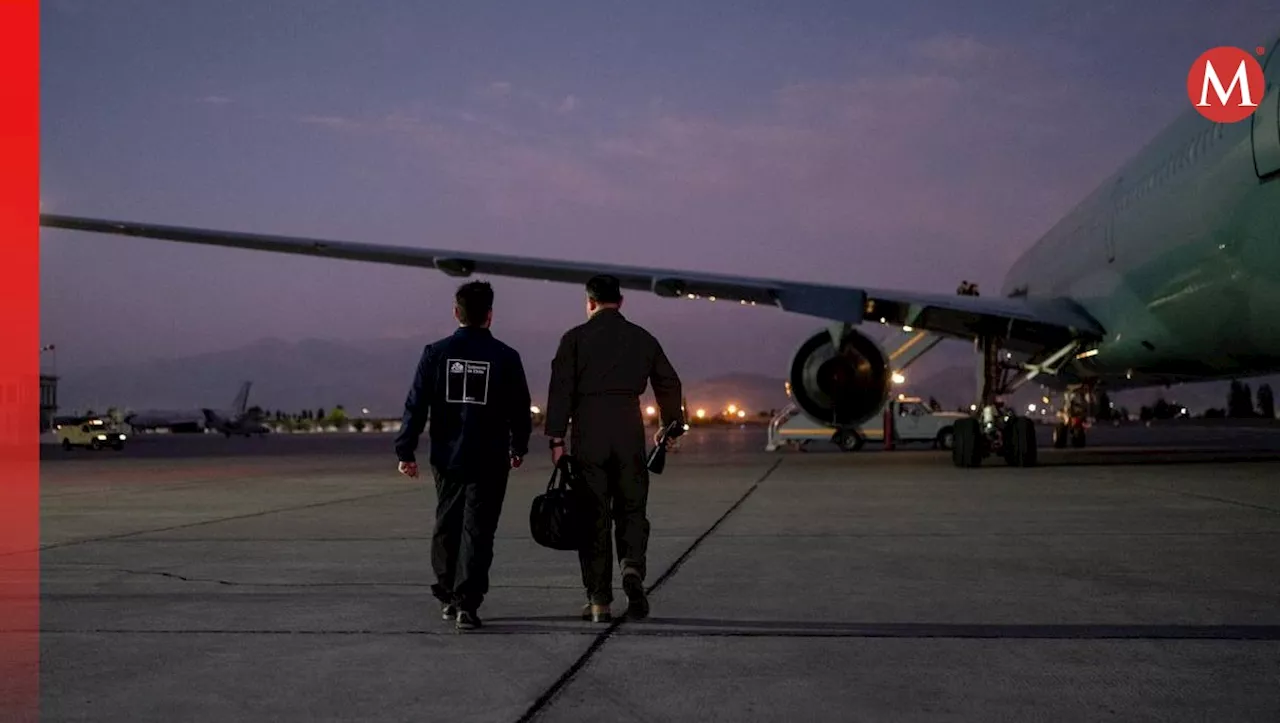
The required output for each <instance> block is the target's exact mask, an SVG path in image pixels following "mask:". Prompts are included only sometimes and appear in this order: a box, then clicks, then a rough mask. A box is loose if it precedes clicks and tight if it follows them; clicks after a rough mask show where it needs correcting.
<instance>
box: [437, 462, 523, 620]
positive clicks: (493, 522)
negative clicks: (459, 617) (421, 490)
mask: <svg viewBox="0 0 1280 723" xmlns="http://www.w3.org/2000/svg"><path fill="white" fill-rule="evenodd" d="M431 472H432V475H433V476H434V477H435V482H436V526H435V531H434V533H433V534H432V536H431V567H432V569H433V570H434V571H435V574H436V584H434V585H432V586H431V592H432V594H434V595H435V596H436V598H437V599H439V600H440V601H441V602H445V603H453V604H455V605H457V606H458V607H460V608H462V609H463V610H470V611H473V612H474V611H475V610H476V609H477V608H479V607H480V603H482V602H484V596H485V595H486V594H487V593H488V592H489V566H490V565H491V564H492V563H493V536H494V533H495V532H497V529H498V518H499V517H500V516H501V514H502V501H503V499H504V498H505V497H506V494H507V477H508V475H509V474H510V469H509V468H507V467H505V466H504V467H501V468H497V469H493V468H490V469H484V470H472V469H450V470H442V469H439V468H437V467H432V468H431Z"/></svg>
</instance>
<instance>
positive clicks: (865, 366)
mask: <svg viewBox="0 0 1280 723" xmlns="http://www.w3.org/2000/svg"><path fill="white" fill-rule="evenodd" d="M892 376H893V372H892V369H890V368H889V358H888V355H886V354H885V353H884V351H883V350H882V349H881V348H880V345H879V344H877V343H876V342H875V341H873V340H872V339H870V338H868V337H867V336H865V335H863V334H861V333H859V332H857V331H854V330H852V329H847V330H845V332H844V335H843V338H842V339H841V340H840V343H839V344H838V345H837V344H836V343H834V340H833V338H832V335H831V333H830V332H828V331H821V332H818V333H817V334H814V335H813V336H812V337H810V338H809V340H808V341H806V342H805V343H804V344H802V345H801V346H800V348H799V349H797V350H796V354H795V356H794V357H793V358H792V360H791V373H790V374H788V375H787V381H788V383H789V386H790V388H791V397H792V399H794V400H795V402H796V404H797V405H798V406H799V407H800V409H801V410H803V411H804V413H805V414H807V415H809V416H810V417H812V418H813V419H815V420H817V421H819V422H822V423H823V424H829V425H831V426H833V427H851V426H856V425H859V424H862V423H863V422H865V421H867V420H868V419H870V418H871V417H872V416H874V415H875V414H876V413H877V412H879V411H880V410H881V409H883V408H884V405H885V402H887V401H888V400H889V392H890V389H891V384H892Z"/></svg>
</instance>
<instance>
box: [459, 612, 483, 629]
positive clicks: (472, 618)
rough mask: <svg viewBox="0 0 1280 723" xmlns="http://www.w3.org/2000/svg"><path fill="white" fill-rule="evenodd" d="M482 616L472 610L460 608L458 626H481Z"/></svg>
mask: <svg viewBox="0 0 1280 723" xmlns="http://www.w3.org/2000/svg"><path fill="white" fill-rule="evenodd" d="M480 625H481V623H480V616H479V615H476V614H475V612H474V611H472V610H459V611H458V622H457V627H458V629H459V630H475V629H476V628H478V627H480Z"/></svg>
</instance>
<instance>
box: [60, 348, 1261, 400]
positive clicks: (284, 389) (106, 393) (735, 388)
mask: <svg viewBox="0 0 1280 723" xmlns="http://www.w3.org/2000/svg"><path fill="white" fill-rule="evenodd" d="M438 331H439V333H437V334H432V335H426V336H423V337H419V338H400V339H375V340H368V341H360V342H339V341H332V340H323V339H305V340H302V341H298V342H289V341H284V340H281V339H262V340H259V341H256V342H254V343H252V344H248V345H246V346H243V347H239V348H236V349H230V350H227V351H222V352H215V353H209V354H199V355H193V356H189V357H185V358H181V359H168V360H152V361H147V362H140V363H133V364H120V365H109V366H100V367H81V368H72V369H64V370H62V371H61V375H62V379H61V381H60V382H59V390H58V396H59V406H60V408H61V410H62V411H63V412H65V413H71V412H75V411H84V410H86V409H95V410H98V411H101V410H104V409H106V408H107V407H112V406H114V407H119V408H127V409H146V408H152V409H154V408H160V409H181V408H193V407H201V406H213V407H219V408H221V407H226V406H228V405H229V404H230V403H231V401H232V398H233V397H234V396H235V394H236V391H237V389H238V388H239V386H240V384H241V382H244V381H246V380H248V381H252V382H253V383H254V386H253V389H252V391H251V392H250V396H249V402H250V404H254V405H258V406H261V407H263V408H264V409H268V410H275V409H282V410H285V411H298V410H301V409H315V408H317V407H325V408H326V409H328V408H332V407H333V406H335V405H338V404H341V405H343V406H345V407H346V408H347V409H348V410H358V409H361V408H368V409H369V410H370V413H371V414H374V415H378V416H398V415H399V413H400V409H401V407H402V405H403V404H404V394H405V390H406V388H407V386H408V384H409V380H410V378H411V376H412V374H413V368H414V365H415V364H416V363H417V360H418V357H419V355H420V354H421V352H422V346H423V344H425V343H427V341H428V340H429V338H435V337H438V336H442V335H444V334H446V333H448V331H449V330H447V329H440V330H438ZM502 338H503V339H504V341H506V342H507V343H509V344H511V345H512V346H515V347H516V348H517V349H519V350H520V352H521V354H522V355H523V356H524V359H525V367H526V369H525V372H526V374H527V375H528V378H529V385H530V390H531V392H532V396H533V399H534V403H535V404H538V405H540V406H542V405H545V403H546V401H545V398H544V397H545V396H546V389H547V382H548V377H549V374H550V359H551V357H552V356H553V355H554V353H555V344H556V343H557V341H558V339H557V338H555V337H553V336H550V335H547V334H542V333H535V332H523V333H522V332H521V331H520V330H510V331H504V333H503V335H502ZM926 359H928V358H926ZM955 359H956V357H955V356H953V354H950V353H948V354H945V355H939V356H938V357H936V358H935V359H934V364H935V368H936V370H935V371H930V367H929V366H927V365H923V364H922V365H921V367H920V368H919V369H915V368H913V372H912V373H909V374H908V380H907V384H906V385H905V386H904V387H902V389H901V391H903V392H905V393H907V394H911V395H913V396H919V397H921V398H924V399H926V400H927V399H929V398H930V397H933V398H935V399H937V400H938V402H939V403H940V404H941V405H942V406H943V408H945V409H957V408H962V407H967V406H968V405H969V404H970V403H972V402H973V400H974V397H975V395H976V393H977V380H976V376H975V371H974V367H973V365H972V364H970V363H967V360H966V363H955V362H954V361H953V360H955ZM948 362H952V363H951V364H950V365H949V366H948V365H946V364H947V363H948ZM680 372H681V374H682V376H683V377H684V379H685V398H686V399H687V400H688V403H689V404H690V405H691V406H692V407H693V408H694V409H696V408H698V407H703V408H706V409H707V410H708V411H711V412H718V411H719V410H721V409H723V408H724V407H725V406H726V405H728V404H737V405H738V406H740V407H742V408H744V409H746V410H748V412H749V413H751V414H753V415H754V414H756V413H758V412H759V411H761V410H771V409H781V408H782V407H783V406H785V405H786V404H787V398H786V391H785V382H784V380H783V379H781V378H779V377H775V376H770V375H763V374H754V373H748V372H742V371H734V372H731V373H723V371H721V370H716V369H714V368H696V367H694V368H684V369H681V370H680ZM1266 381H1270V382H1271V385H1272V387H1273V388H1280V377H1271V378H1270V379H1265V378H1261V379H1252V380H1248V383H1249V385H1250V387H1251V389H1252V390H1253V392H1254V393H1255V395H1256V392H1257V389H1258V387H1259V386H1260V385H1261V384H1262V383H1264V382H1266ZM1228 386H1229V385H1228V383H1227V382H1213V383H1206V384H1188V385H1182V386H1177V387H1173V388H1170V389H1161V388H1155V389H1148V390H1140V391H1134V392H1125V393H1120V394H1114V395H1112V399H1113V401H1115V402H1116V404H1117V405H1122V406H1127V407H1128V408H1129V409H1130V410H1131V411H1133V412H1134V413H1137V411H1138V409H1139V408H1140V407H1141V406H1142V405H1144V404H1152V403H1154V402H1155V400H1157V399H1159V398H1161V397H1162V396H1163V398H1164V399H1166V400H1168V401H1170V402H1177V403H1178V404H1181V405H1184V406H1186V407H1188V408H1189V409H1190V411H1191V412H1192V414H1202V413H1203V412H1204V410H1205V409H1208V408H1211V407H1217V408H1222V407H1225V405H1226V399H1227V389H1228ZM1041 395H1042V392H1041V390H1040V387H1039V385H1038V384H1030V385H1027V387H1026V388H1024V390H1022V391H1021V392H1020V393H1019V394H1017V395H1015V396H1014V399H1013V400H1011V401H1013V402H1014V403H1016V404H1018V405H1020V406H1021V405H1025V404H1029V403H1037V404H1038V403H1040V397H1041ZM646 398H647V401H646V404H647V403H652V402H651V399H652V397H651V395H647V397H646Z"/></svg>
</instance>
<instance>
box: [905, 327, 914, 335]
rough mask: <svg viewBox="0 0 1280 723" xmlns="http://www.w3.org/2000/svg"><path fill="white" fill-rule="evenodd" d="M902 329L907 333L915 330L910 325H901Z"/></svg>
mask: <svg viewBox="0 0 1280 723" xmlns="http://www.w3.org/2000/svg"><path fill="white" fill-rule="evenodd" d="M902 330H903V331H905V332H907V333H908V334H910V333H911V332H913V331H915V329H912V328H911V327H909V326H904V327H902Z"/></svg>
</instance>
